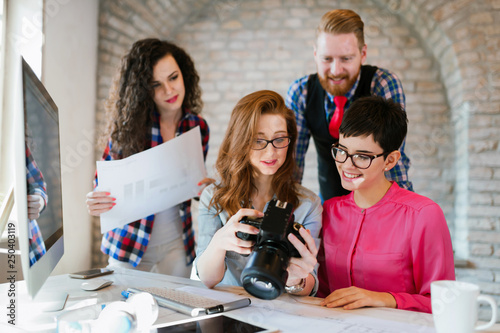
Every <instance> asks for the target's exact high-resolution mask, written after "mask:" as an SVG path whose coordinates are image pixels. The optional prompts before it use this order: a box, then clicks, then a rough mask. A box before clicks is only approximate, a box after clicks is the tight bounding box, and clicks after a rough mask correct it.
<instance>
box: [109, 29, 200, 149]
mask: <svg viewBox="0 0 500 333" xmlns="http://www.w3.org/2000/svg"><path fill="white" fill-rule="evenodd" d="M167 55H171V56H172V57H173V58H174V59H175V61H176V62H177V65H178V66H179V68H180V71H181V73H182V76H183V79H184V86H185V91H186V93H185V97H184V101H183V103H182V107H183V109H186V110H189V111H190V112H191V113H194V114H199V113H200V112H201V109H202V107H203V102H202V100H201V88H200V86H199V81H200V77H199V76H198V73H197V71H196V69H195V67H194V62H193V61H192V59H191V57H190V56H189V55H188V54H187V53H186V51H184V50H183V49H182V48H180V47H178V46H177V45H175V44H173V43H170V42H168V41H161V40H159V39H156V38H148V39H142V40H139V41H137V42H135V43H134V44H133V45H132V48H131V49H130V51H129V52H128V53H127V54H126V55H125V56H124V57H123V58H122V62H121V66H120V69H119V71H118V73H117V74H118V75H117V76H116V77H115V79H114V82H113V86H112V89H111V91H110V95H109V98H108V99H107V101H106V110H107V114H108V126H107V133H106V134H105V138H103V139H109V138H110V139H111V140H112V142H113V151H114V152H115V153H116V152H118V151H120V152H121V155H122V157H127V156H130V155H132V154H135V153H137V152H140V151H143V150H145V149H147V148H149V146H150V142H151V133H150V132H149V130H150V128H151V126H152V123H153V120H154V114H155V112H156V105H155V103H154V100H153V96H154V91H153V88H152V86H151V81H152V79H153V67H154V66H155V65H156V64H157V62H158V61H159V60H160V59H162V58H163V57H165V56H167Z"/></svg>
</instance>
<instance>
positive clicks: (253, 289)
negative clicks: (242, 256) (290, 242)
mask: <svg viewBox="0 0 500 333" xmlns="http://www.w3.org/2000/svg"><path fill="white" fill-rule="evenodd" d="M274 245H276V244H269V243H266V244H263V245H260V246H258V247H257V248H255V249H254V251H253V252H252V254H251V255H250V258H249V260H248V263H247V265H246V266H245V269H244V270H243V272H242V274H241V282H242V284H243V287H244V288H245V290H246V291H247V292H248V293H250V294H251V295H253V296H255V297H258V298H261V299H275V298H276V297H278V296H280V295H281V294H282V293H283V292H284V291H285V282H284V281H286V280H287V278H288V272H287V270H286V268H287V266H288V261H289V260H290V257H289V256H288V255H287V253H286V251H285V249H282V248H281V247H280V246H274Z"/></svg>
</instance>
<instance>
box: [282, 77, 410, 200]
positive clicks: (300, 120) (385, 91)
mask: <svg viewBox="0 0 500 333" xmlns="http://www.w3.org/2000/svg"><path fill="white" fill-rule="evenodd" d="M308 79H309V75H306V76H304V77H302V78H300V79H298V80H296V81H295V82H293V83H292V85H291V86H290V88H289V89H288V93H287V96H286V105H287V107H288V108H290V109H292V110H293V112H294V113H295V119H296V120H297V131H298V139H297V148H296V152H295V159H296V161H297V167H298V180H299V181H302V177H303V175H304V163H305V156H306V152H307V148H308V147H309V140H310V138H311V132H310V131H309V128H307V123H306V118H305V116H304V112H305V110H306V96H307V80H308ZM358 83H359V77H358V80H357V81H356V83H355V84H354V86H353V87H352V88H351V90H349V92H348V93H347V94H346V95H345V96H346V97H347V103H346V105H345V106H344V110H347V109H348V108H349V106H350V104H351V103H352V97H353V96H354V93H355V92H356V88H357V87H358ZM325 93H326V94H325V113H326V114H325V117H326V119H327V120H328V119H330V118H331V116H332V114H333V113H334V111H335V109H336V106H335V103H334V102H333V98H334V96H333V95H330V94H329V93H328V92H325ZM371 93H372V94H373V95H376V96H382V97H384V98H387V99H389V98H392V100H393V101H394V102H396V103H401V105H402V106H403V109H405V95H404V92H403V86H402V85H401V82H400V81H399V79H398V78H397V77H396V75H395V74H393V73H391V72H389V71H387V70H385V69H382V68H379V69H377V71H376V72H375V74H374V75H373V79H372V83H371ZM405 141H406V140H405ZM405 141H403V144H402V145H401V148H400V151H401V158H400V159H399V161H398V163H397V164H396V165H395V166H394V168H392V169H391V170H389V171H387V172H386V173H385V176H386V178H387V179H389V180H393V181H395V182H397V183H398V185H399V186H400V187H402V188H405V189H407V190H410V191H413V186H412V183H411V182H410V181H409V180H408V169H409V168H410V159H409V158H408V156H406V154H405V151H404V148H405Z"/></svg>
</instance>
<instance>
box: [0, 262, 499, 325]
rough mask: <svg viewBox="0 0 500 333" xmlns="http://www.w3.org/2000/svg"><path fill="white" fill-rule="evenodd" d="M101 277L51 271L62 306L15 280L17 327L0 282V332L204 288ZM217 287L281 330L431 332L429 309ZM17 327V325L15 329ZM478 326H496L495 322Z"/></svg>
mask: <svg viewBox="0 0 500 333" xmlns="http://www.w3.org/2000/svg"><path fill="white" fill-rule="evenodd" d="M103 278H106V279H110V280H113V281H114V283H113V284H112V285H111V286H110V287H107V288H105V289H102V290H99V291H93V292H89V291H83V290H82V289H80V284H81V283H82V281H83V280H79V279H72V278H70V277H69V276H67V275H59V276H52V277H50V278H49V279H48V280H47V282H46V283H45V285H44V287H43V288H42V291H41V292H50V291H66V292H68V293H69V298H68V301H67V303H66V307H65V309H64V310H62V311H58V312H42V311H41V310H40V309H39V308H37V307H36V306H35V305H34V304H33V302H32V301H29V299H28V296H27V295H26V291H25V287H24V282H19V283H18V285H17V286H16V289H17V290H16V292H17V294H18V298H17V300H16V308H17V310H16V327H12V326H11V325H8V324H7V320H8V319H9V318H7V316H6V315H7V310H6V303H5V302H6V301H7V298H8V297H7V291H8V290H7V289H8V285H7V284H2V285H0V303H1V304H0V306H1V309H2V310H0V313H1V315H0V331H1V332H25V331H28V332H31V331H36V332H55V329H56V322H55V317H56V316H57V315H59V314H62V313H63V312H64V311H68V310H71V309H76V308H80V307H83V306H87V305H92V304H96V303H102V302H112V301H118V300H122V296H121V294H120V293H121V291H122V290H125V289H126V288H128V287H149V286H153V287H180V286H185V285H190V286H195V287H200V288H204V287H203V285H202V284H201V282H199V281H193V280H189V279H182V278H176V277H171V276H165V275H159V274H153V273H146V272H140V271H134V270H119V271H115V273H113V274H112V275H106V276H104V277H103ZM215 290H217V291H221V292H230V293H236V294H241V295H245V296H248V297H250V298H251V299H252V304H251V305H250V306H249V307H246V308H242V309H238V310H234V311H231V314H232V315H234V316H236V317H238V318H240V319H242V320H244V321H251V322H253V323H257V324H258V323H263V324H266V325H268V326H272V327H277V328H279V329H280V330H281V331H282V332H308V331H311V330H314V331H315V332H321V331H324V332H356V333H359V332H366V333H387V332H391V333H392V332H394V333H401V332H418V333H432V332H435V330H434V327H433V320H432V315H430V314H425V313H418V312H412V311H403V310H395V309H385V308H364V309H358V310H351V311H347V310H342V309H327V308H324V307H320V306H317V305H315V304H317V303H318V299H315V298H313V297H295V296H290V295H288V294H284V295H282V296H280V297H279V298H277V299H275V300H272V301H265V300H260V299H258V298H254V297H251V296H249V295H248V294H247V293H246V292H245V290H244V289H243V288H241V287H231V286H227V287H217V288H215ZM186 318H188V317H187V316H185V315H183V314H180V313H177V312H175V311H172V310H169V309H165V308H160V313H159V316H158V320H157V321H156V324H158V323H166V322H171V321H176V320H180V319H186ZM16 328H17V329H18V330H16ZM483 332H500V325H499V324H496V325H495V326H494V327H493V328H492V329H490V330H487V331H483Z"/></svg>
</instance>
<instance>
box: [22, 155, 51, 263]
mask: <svg viewBox="0 0 500 333" xmlns="http://www.w3.org/2000/svg"><path fill="white" fill-rule="evenodd" d="M26 182H27V184H28V194H37V195H39V196H41V197H42V198H43V201H44V202H45V207H47V202H48V196H47V184H46V183H45V180H44V179H43V174H42V172H41V171H40V169H38V166H37V165H36V162H35V159H34V158H33V155H32V154H31V150H30V149H29V147H28V146H27V145H26ZM45 207H44V209H45ZM28 238H29V259H30V266H32V265H33V264H34V263H35V262H37V260H39V259H40V258H41V257H42V256H43V255H44V254H45V253H46V252H47V250H46V249H45V243H44V241H43V238H42V232H41V230H40V227H39V226H38V223H37V222H36V220H28Z"/></svg>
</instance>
